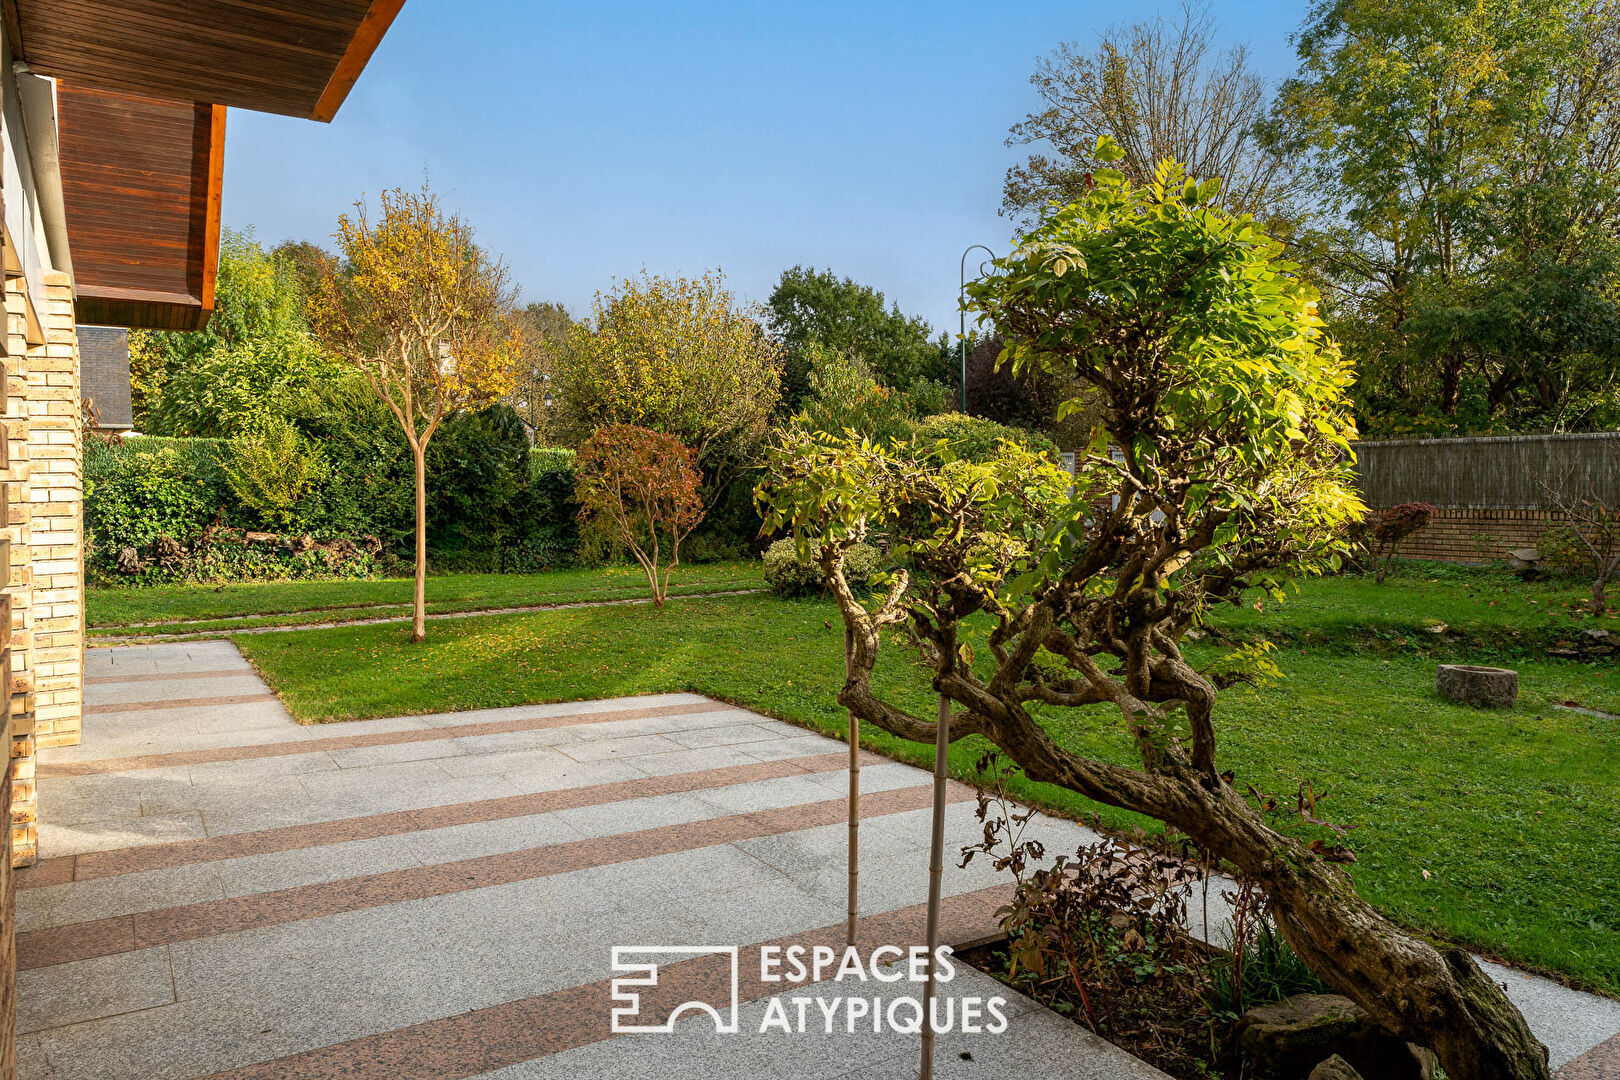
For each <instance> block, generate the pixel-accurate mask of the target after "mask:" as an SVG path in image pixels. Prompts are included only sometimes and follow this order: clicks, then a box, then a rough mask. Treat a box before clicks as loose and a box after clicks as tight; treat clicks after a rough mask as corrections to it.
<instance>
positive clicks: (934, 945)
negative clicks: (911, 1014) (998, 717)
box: [918, 694, 951, 1080]
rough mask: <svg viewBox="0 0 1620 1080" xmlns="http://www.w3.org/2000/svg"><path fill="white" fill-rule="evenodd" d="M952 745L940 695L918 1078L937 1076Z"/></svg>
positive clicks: (948, 704) (947, 709) (946, 702)
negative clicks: (937, 980) (937, 994)
mask: <svg viewBox="0 0 1620 1080" xmlns="http://www.w3.org/2000/svg"><path fill="white" fill-rule="evenodd" d="M950 745H951V702H950V699H949V698H947V697H946V696H945V695H944V694H941V695H939V722H938V723H937V724H935V725H934V831H933V835H932V837H931V838H930V839H929V843H928V969H927V970H928V979H927V981H926V982H924V983H923V1010H922V1011H923V1015H922V1023H923V1029H922V1068H921V1070H920V1071H919V1073H918V1077H919V1080H931V1078H932V1077H933V1075H934V975H935V969H936V967H937V966H938V964H937V962H936V959H935V954H936V952H937V951H938V950H939V890H940V884H941V882H942V881H943V879H944V876H945V764H946V756H947V752H948V751H949V750H950Z"/></svg>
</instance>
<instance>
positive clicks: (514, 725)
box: [39, 694, 752, 780]
mask: <svg viewBox="0 0 1620 1080" xmlns="http://www.w3.org/2000/svg"><path fill="white" fill-rule="evenodd" d="M271 696H272V697H274V696H275V695H273V694H272V695H271ZM732 709H733V707H732V706H730V705H726V704H724V703H721V702H716V701H703V702H696V703H694V704H691V705H659V706H650V707H643V708H634V709H611V710H599V711H592V712H579V713H566V714H563V715H561V716H539V717H531V718H528V719H523V720H491V721H489V722H487V723H483V724H455V725H450V726H446V727H434V728H414V729H412V730H409V731H380V732H375V733H373V734H370V735H335V736H333V737H332V738H330V739H301V740H297V741H287V740H284V741H281V742H273V743H248V744H246V745H244V746H222V747H217V748H215V749H210V750H177V751H175V752H173V753H168V754H143V755H140V756H138V757H122V758H96V759H93V760H90V761H52V762H43V763H41V764H40V766H39V777H40V779H42V780H48V779H51V778H53V777H58V776H94V775H97V774H100V773H115V772H139V771H141V770H144V769H164V768H170V767H172V766H175V765H209V764H212V763H214V762H217V761H246V760H249V759H252V758H268V757H291V756H293V755H296V754H320V753H324V752H326V751H328V750H349V749H353V748H355V747H361V746H393V745H397V744H400V743H414V742H431V741H433V740H435V739H460V738H467V737H471V736H474V735H505V734H508V733H511V732H516V731H540V730H543V729H545V728H555V727H569V726H571V725H574V724H606V723H611V722H613V721H615V720H640V719H644V718H646V717H650V716H681V715H684V714H690V713H703V712H727V711H732ZM735 711H736V712H739V713H742V712H744V710H742V709H736V710H735ZM748 715H752V714H748Z"/></svg>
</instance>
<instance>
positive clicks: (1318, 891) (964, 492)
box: [759, 139, 1551, 1080]
mask: <svg viewBox="0 0 1620 1080" xmlns="http://www.w3.org/2000/svg"><path fill="white" fill-rule="evenodd" d="M1121 153H1122V152H1121V151H1120V149H1119V148H1118V147H1117V146H1115V145H1114V144H1113V143H1112V141H1111V140H1108V139H1101V140H1099V141H1098V144H1097V146H1096V149H1095V152H1094V157H1095V159H1096V160H1097V161H1099V162H1102V163H1110V162H1115V161H1118V160H1119V158H1120V156H1121ZM1218 193H1219V182H1218V181H1213V180H1206V181H1204V182H1202V183H1195V182H1193V181H1192V180H1191V179H1189V178H1188V177H1186V175H1185V174H1184V173H1183V172H1182V171H1181V168H1180V167H1179V166H1177V165H1176V164H1175V163H1174V162H1172V161H1165V162H1162V163H1160V165H1159V168H1158V170H1157V171H1156V172H1155V173H1154V176H1153V178H1152V180H1151V182H1148V183H1142V184H1136V183H1132V182H1130V181H1129V180H1127V179H1126V176H1125V174H1124V173H1123V172H1121V171H1120V170H1118V169H1114V168H1098V169H1096V170H1095V171H1094V172H1093V174H1092V178H1091V185H1090V187H1089V188H1087V189H1086V190H1085V191H1084V193H1083V195H1082V196H1081V197H1080V198H1079V199H1077V200H1076V201H1075V202H1073V203H1070V204H1069V205H1067V206H1062V207H1052V208H1049V209H1048V210H1047V212H1046V216H1045V217H1044V218H1043V219H1042V221H1041V223H1040V224H1039V225H1038V226H1037V227H1036V228H1034V229H1032V230H1031V231H1030V232H1029V233H1028V234H1027V235H1026V236H1025V237H1024V239H1023V242H1022V243H1021V244H1020V245H1019V247H1018V248H1017V249H1016V250H1014V251H1013V252H1012V253H1011V254H1009V255H1008V256H1007V257H1006V258H1004V259H998V260H997V261H996V264H995V265H996V270H997V273H996V274H994V275H992V276H989V277H986V278H984V279H983V280H981V281H979V282H977V283H974V284H971V285H969V286H968V298H969V301H970V303H971V305H972V306H973V307H974V308H975V309H976V310H978V311H979V312H981V313H983V314H984V315H985V316H986V317H987V318H988V320H989V321H990V322H991V323H992V324H993V325H994V327H995V330H996V332H997V333H998V334H1000V335H1001V336H1002V338H1003V339H1004V341H1005V342H1006V360H1007V361H1008V362H1010V363H1012V364H1013V365H1014V370H1015V371H1021V370H1029V369H1044V370H1046V371H1048V372H1051V373H1056V374H1060V375H1063V376H1065V377H1073V378H1075V379H1077V380H1079V381H1080V382H1081V383H1083V384H1084V385H1085V386H1086V387H1087V388H1089V391H1090V395H1089V396H1094V398H1095V401H1096V403H1097V405H1099V406H1100V416H1099V420H1098V423H1097V426H1096V428H1095V430H1094V432H1093V436H1092V439H1091V442H1090V444H1089V445H1087V446H1085V447H1084V448H1082V449H1081V450H1080V451H1079V459H1078V462H1077V464H1076V468H1075V471H1074V473H1073V474H1070V473H1068V472H1066V471H1065V470H1063V469H1060V468H1058V467H1057V466H1055V465H1053V464H1052V463H1050V462H1048V461H1046V460H1044V459H1042V458H1040V457H1038V456H1037V455H1035V454H1033V453H1031V452H1030V451H1028V450H1025V449H1023V448H1022V447H1019V446H1017V445H1015V444H1012V443H1003V444H1002V449H1001V451H1000V452H999V453H998V454H996V455H995V456H994V457H992V458H990V459H989V460H987V461H983V462H976V461H968V460H939V459H938V458H937V457H936V458H931V457H930V456H928V455H918V454H917V453H915V451H914V449H913V448H907V447H898V448H897V447H894V446H883V445H876V444H873V443H871V442H868V441H863V440H860V439H852V438H844V437H839V436H834V435H828V434H822V433H806V432H802V431H793V430H789V431H787V432H784V433H783V435H782V437H781V439H780V441H779V442H778V444H777V445H776V447H775V448H774V449H773V451H772V454H771V463H770V464H771V469H770V478H769V480H767V482H766V483H765V484H763V485H762V486H761V487H760V490H759V499H760V502H761V504H762V507H763V509H764V510H765V511H766V524H767V526H769V527H772V528H791V529H792V530H793V531H794V533H795V535H796V537H797V539H798V540H799V542H800V544H801V545H802V546H803V549H804V550H805V551H806V552H808V551H810V550H815V551H816V553H817V557H818V561H819V562H820V564H821V568H822V573H823V576H824V579H825V581H826V583H827V586H828V589H829V591H830V592H831V593H832V594H833V597H834V599H835V600H836V601H837V603H838V607H839V611H840V612H841V614H842V615H843V618H844V625H845V630H846V641H847V642H848V643H849V646H848V647H847V648H846V657H847V661H846V662H847V665H848V666H847V668H846V670H847V672H848V675H847V678H846V680H845V683H844V686H843V689H842V690H841V691H840V692H839V695H838V701H839V703H840V704H842V705H843V706H845V707H846V708H848V709H849V710H850V711H851V712H852V713H853V714H854V715H855V716H856V717H858V718H859V719H860V720H862V721H865V722H866V723H870V724H876V725H877V726H878V727H880V728H882V729H883V730H885V731H887V732H889V733H891V734H893V735H898V736H899V737H901V738H904V739H912V740H916V741H927V742H934V741H935V740H936V738H938V737H941V736H945V737H950V738H963V737H966V736H970V735H980V736H983V737H984V738H985V739H986V740H988V741H989V742H990V743H992V744H994V745H995V746H996V747H998V748H999V749H1000V750H1001V751H1003V752H1004V753H1006V754H1007V755H1008V756H1009V757H1011V758H1012V760H1013V761H1015V762H1016V763H1017V764H1018V765H1019V766H1020V767H1021V768H1022V769H1023V772H1024V775H1025V776H1027V777H1028V778H1029V779H1030V780H1032V781H1036V782H1041V783H1049V784H1055V785H1057V786H1059V787H1062V788H1066V789H1068V790H1070V791H1074V792H1078V793H1079V794H1081V795H1084V796H1086V797H1087V798H1090V799H1093V800H1095V801H1097V802H1099V803H1102V804H1104V805H1107V806H1113V807H1119V808H1122V809H1125V810H1130V811H1134V812H1136V813H1139V814H1143V815H1145V816H1147V817H1150V818H1155V819H1157V820H1159V821H1162V822H1164V823H1165V824H1167V825H1169V826H1170V827H1172V828H1173V829H1175V830H1177V831H1178V832H1180V833H1182V834H1183V835H1185V836H1187V837H1188V838H1190V839H1191V840H1192V841H1193V842H1194V843H1195V844H1197V845H1198V846H1199V847H1200V848H1201V849H1202V850H1204V851H1205V852H1208V853H1209V854H1211V855H1212V856H1214V857H1215V858H1216V859H1218V860H1219V861H1220V862H1221V863H1223V864H1225V865H1228V866H1230V867H1232V868H1233V869H1234V870H1235V871H1236V872H1237V873H1238V874H1240V875H1241V876H1242V877H1243V878H1244V880H1245V882H1246V883H1248V884H1252V885H1254V886H1255V887H1257V888H1258V889H1259V890H1260V891H1261V892H1262V893H1263V894H1264V897H1265V899H1266V903H1267V911H1268V912H1269V915H1270V918H1271V919H1272V921H1273V922H1274V924H1275V925H1276V928H1277V930H1278V931H1279V933H1280V934H1281V935H1282V937H1283V939H1284V940H1285V941H1287V943H1288V944H1289V945H1291V946H1292V947H1293V949H1294V951H1295V952H1296V953H1298V954H1299V956H1300V958H1301V959H1302V960H1303V961H1304V962H1305V963H1306V965H1308V966H1309V967H1310V969H1311V970H1312V971H1314V972H1316V974H1317V975H1319V976H1320V977H1321V978H1322V979H1323V980H1324V981H1325V982H1326V983H1327V984H1328V985H1329V986H1331V987H1332V988H1333V989H1334V990H1336V991H1337V992H1339V993H1341V994H1344V995H1346V996H1347V997H1349V998H1351V999H1353V1000H1354V1001H1355V1002H1356V1004H1358V1005H1359V1006H1361V1007H1362V1008H1363V1009H1365V1010H1366V1011H1367V1013H1368V1014H1369V1015H1370V1016H1371V1017H1372V1018H1373V1019H1374V1020H1375V1021H1376V1022H1377V1023H1378V1024H1379V1025H1381V1026H1382V1027H1384V1028H1386V1029H1387V1030H1389V1031H1390V1032H1392V1033H1394V1034H1396V1035H1398V1036H1399V1037H1401V1038H1403V1039H1406V1040H1409V1041H1411V1042H1415V1043H1418V1044H1420V1045H1425V1046H1429V1047H1432V1048H1433V1050H1434V1051H1435V1053H1436V1054H1437V1055H1438V1056H1439V1058H1440V1064H1441V1065H1442V1066H1443V1067H1444V1068H1445V1070H1446V1074H1447V1075H1448V1076H1450V1077H1452V1078H1453V1080H1549V1078H1550V1076H1551V1072H1550V1070H1549V1069H1548V1067H1547V1051H1546V1048H1545V1047H1543V1046H1542V1045H1541V1044H1540V1043H1538V1042H1537V1041H1536V1038H1535V1036H1534V1035H1533V1034H1532V1033H1531V1031H1530V1028H1529V1026H1528V1025H1527V1024H1526V1023H1525V1020H1524V1017H1523V1016H1522V1015H1521V1014H1520V1013H1519V1011H1518V1009H1517V1008H1516V1007H1515V1006H1514V1005H1513V1003H1512V1002H1511V1001H1509V1000H1508V999H1507V997H1506V996H1505V995H1504V994H1503V993H1502V989H1501V987H1500V986H1498V985H1497V984H1496V983H1495V982H1494V981H1493V980H1492V979H1491V978H1490V976H1489V975H1487V974H1486V973H1485V972H1483V971H1481V970H1480V968H1479V966H1478V965H1477V964H1475V962H1474V960H1473V959H1472V957H1470V956H1469V954H1468V953H1467V951H1466V950H1464V949H1462V948H1460V947H1457V946H1454V945H1448V944H1445V943H1433V942H1430V941H1428V940H1426V939H1425V938H1424V937H1422V936H1421V935H1419V934H1414V933H1411V932H1409V931H1407V930H1405V929H1403V928H1401V927H1399V926H1397V925H1396V924H1395V923H1394V922H1392V921H1391V920H1390V919H1388V918H1387V917H1386V916H1384V915H1383V914H1382V913H1381V912H1379V911H1378V910H1377V909H1376V908H1375V907H1373V905H1372V904H1370V903H1368V902H1367V901H1366V900H1364V899H1362V898H1361V897H1360V896H1358V895H1357V894H1356V891H1355V888H1354V884H1353V882H1352V881H1351V879H1350V877H1349V875H1348V874H1347V873H1346V872H1345V871H1344V869H1343V867H1342V866H1341V865H1339V864H1340V863H1343V862H1347V861H1350V860H1351V859H1352V858H1353V855H1352V853H1351V852H1350V851H1349V850H1348V849H1347V847H1346V846H1345V844H1344V843H1342V842H1341V834H1340V833H1339V832H1337V831H1335V830H1332V829H1331V828H1330V827H1325V826H1324V825H1323V824H1322V823H1320V822H1319V821H1317V820H1316V819H1315V818H1313V817H1310V816H1309V815H1308V814H1307V813H1306V812H1305V809H1304V807H1301V808H1300V817H1301V818H1302V819H1303V820H1301V821H1300V823H1299V827H1298V828H1297V829H1285V828H1283V827H1282V822H1280V821H1279V820H1278V819H1277V818H1276V817H1275V816H1274V815H1272V814H1271V811H1272V810H1273V809H1275V807H1276V803H1275V801H1271V800H1268V799H1267V797H1265V796H1263V795H1260V794H1258V793H1257V792H1256V791H1255V790H1254V789H1253V788H1251V787H1249V786H1248V785H1246V784H1244V783H1242V782H1239V781H1237V780H1236V779H1235V778H1234V776H1233V774H1232V773H1231V772H1230V771H1228V770H1227V769H1225V768H1223V767H1222V765H1221V763H1220V759H1219V757H1218V756H1217V742H1218V739H1217V735H1218V732H1219V730H1220V725H1221V716H1222V715H1223V711H1222V702H1223V691H1224V690H1225V689H1226V688H1227V687H1229V686H1231V685H1233V684H1234V683H1237V682H1241V681H1245V680H1252V679H1255V678H1265V677H1271V676H1275V675H1276V674H1278V671H1277V669H1276V667H1275V664H1274V663H1272V662H1271V661H1270V660H1268V659H1267V657H1266V651H1265V649H1266V647H1261V648H1258V649H1257V648H1255V647H1249V648H1246V649H1239V650H1237V651H1235V652H1233V653H1232V654H1230V655H1228V656H1227V657H1225V658H1222V659H1221V660H1218V661H1217V662H1216V663H1215V664H1214V665H1207V666H1204V667H1202V668H1199V667H1195V666H1194V664H1195V658H1194V656H1193V655H1191V654H1188V653H1184V652H1183V644H1184V642H1185V641H1186V640H1187V639H1188V636H1189V634H1190V632H1191V631H1193V630H1194V629H1196V628H1197V627H1198V626H1199V625H1200V624H1201V623H1202V622H1203V621H1204V619H1205V617H1206V616H1207V614H1208V613H1209V612H1210V611H1211V610H1213V609H1215V608H1217V607H1220V606H1223V605H1231V604H1236V603H1240V602H1243V601H1244V600H1245V598H1247V597H1251V596H1254V595H1256V594H1261V595H1264V594H1266V593H1268V592H1272V593H1274V592H1275V591H1276V590H1280V589H1281V588H1282V586H1283V584H1284V583H1285V582H1286V581H1287V580H1288V579H1289V578H1291V577H1297V576H1298V575H1301V574H1310V573H1316V572H1324V571H1327V570H1330V569H1332V568H1334V567H1337V566H1338V565H1339V563H1340V559H1341V557H1342V556H1343V555H1344V554H1345V552H1346V551H1347V550H1348V540H1347V534H1346V530H1347V528H1348V527H1349V526H1350V525H1352V524H1353V523H1355V522H1357V521H1359V520H1360V519H1361V517H1362V516H1363V515H1364V514H1365V512H1366V511H1365V508H1364V507H1363V506H1362V504H1361V501H1360V499H1359V498H1358V497H1357V496H1356V493H1355V487H1354V477H1353V475H1352V472H1351V464H1350V453H1349V450H1350V442H1351V440H1352V439H1353V438H1354V437H1355V425H1354V423H1353V421H1352V419H1351V403H1350V397H1349V388H1350V385H1351V381H1352V379H1353V377H1354V371H1353V368H1352V367H1351V365H1350V363H1349V362H1348V361H1347V360H1346V359H1345V358H1343V357H1342V356H1341V355H1340V353H1339V349H1338V346H1337V345H1336V344H1335V343H1334V342H1333V340H1332V339H1331V338H1329V337H1328V336H1327V335H1326V334H1325V333H1324V331H1323V328H1322V323H1321V320H1320V319H1319V318H1318V317H1317V314H1316V294H1315V292H1314V291H1313V290H1312V289H1311V288H1310V287H1309V286H1308V285H1307V284H1306V283H1305V282H1304V281H1302V280H1301V279H1300V277H1299V275H1298V267H1297V266H1294V265H1293V264H1290V263H1289V262H1287V261H1286V260H1285V259H1283V258H1282V245H1281V244H1278V243H1276V242H1274V241H1272V240H1271V239H1269V238H1267V237H1266V236H1265V235H1264V234H1263V233H1261V232H1260V230H1258V229H1257V228H1256V226H1255V224H1254V222H1253V221H1252V220H1251V219H1250V218H1248V217H1247V216H1241V217H1240V216H1236V215H1234V214H1232V213H1230V212H1228V211H1226V210H1224V209H1222V208H1221V207H1220V205H1219V204H1218V203H1217V202H1216V201H1215V200H1216V196H1217V195H1218ZM1080 401H1081V399H1076V405H1077V406H1078V405H1079V404H1080ZM875 532H876V533H882V534H883V535H884V536H885V538H886V539H887V540H888V541H889V543H890V549H889V551H890V555H891V557H892V558H893V559H894V560H895V561H896V562H897V563H898V564H900V565H901V566H902V567H903V569H899V570H896V571H895V572H894V574H893V576H892V578H891V580H890V582H889V584H888V587H887V589H886V591H884V592H883V593H882V594H880V595H878V596H876V597H872V598H867V597H864V596H861V595H858V594H857V593H856V592H855V590H854V589H853V588H852V587H851V585H850V583H849V580H848V579H849V575H848V574H847V573H846V572H845V568H844V560H845V558H846V557H847V555H848V553H849V552H850V551H851V550H853V549H854V547H855V545H856V544H858V543H860V542H862V541H863V540H865V539H867V537H868V536H869V535H870V534H872V533H875ZM889 628H893V629H894V630H896V631H899V632H888V633H885V632H884V631H885V630H887V629H889ZM886 645H887V646H888V651H892V649H893V648H894V647H895V646H897V645H898V646H900V647H902V648H903V647H906V646H910V647H911V649H912V650H914V654H915V655H918V656H920V659H921V661H922V663H923V665H924V666H925V667H926V669H927V670H928V672H929V674H930V675H931V681H932V684H933V689H934V690H935V691H937V692H938V693H939V694H940V695H941V697H942V701H943V703H944V704H943V705H942V710H944V709H945V708H946V707H947V706H948V707H949V709H950V710H951V711H949V712H946V713H945V715H946V717H947V718H948V722H949V727H948V728H947V729H946V730H944V731H941V729H940V728H939V726H938V723H937V721H935V720H932V719H929V718H927V717H926V716H918V715H916V714H914V713H912V712H910V711H908V710H907V709H906V708H905V706H904V704H903V703H902V702H901V701H899V700H897V699H896V698H895V697H894V695H893V688H894V687H895V686H897V685H899V683H897V682H896V681H895V677H894V675H893V674H892V673H878V672H877V668H878V665H879V663H880V661H881V659H882V657H883V656H884V653H885V651H886V650H885V646H886ZM975 645H977V653H978V655H977V657H975ZM910 660H911V658H910V657H907V658H905V661H903V662H906V663H907V667H906V669H905V670H908V671H909V670H915V669H914V668H912V667H910ZM874 676H877V677H874ZM1297 722H1298V723H1299V724H1302V725H1310V724H1313V723H1314V724H1318V725H1319V724H1321V720H1320V718H1317V717H1312V716H1310V715H1308V714H1306V715H1301V716H1300V717H1299V718H1298V720H1297ZM1081 730H1083V731H1086V732H1088V733H1091V734H1094V735H1095V739H1088V740H1080V741H1064V740H1062V739H1061V738H1060V735H1061V733H1062V732H1064V731H1081ZM1105 737H1108V738H1113V739H1115V740H1117V741H1116V742H1115V743H1114V744H1113V745H1112V746H1111V747H1110V748H1109V749H1108V750H1107V751H1106V752H1098V751H1096V750H1095V749H1094V746H1098V745H1102V744H1101V743H1098V742H1096V740H1100V739H1103V738H1105ZM1009 929H1010V930H1013V931H1015V932H1021V931H1020V924H1019V923H1018V922H1017V920H1016V919H1014V920H1011V921H1010V925H1009Z"/></svg>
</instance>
